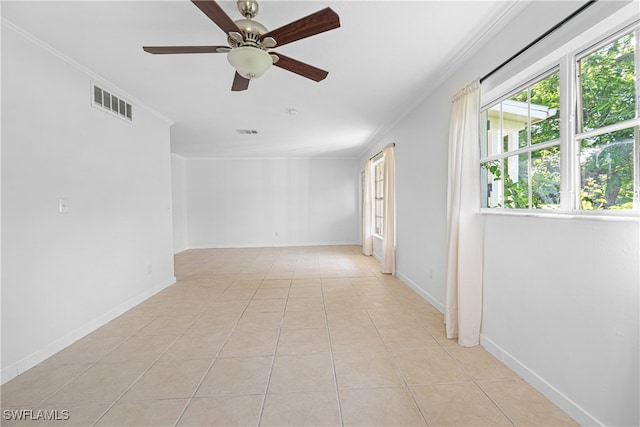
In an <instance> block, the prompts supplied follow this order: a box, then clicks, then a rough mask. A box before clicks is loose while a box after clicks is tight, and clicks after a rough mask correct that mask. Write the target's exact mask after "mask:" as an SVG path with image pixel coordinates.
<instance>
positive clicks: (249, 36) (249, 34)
mask: <svg viewBox="0 0 640 427" xmlns="http://www.w3.org/2000/svg"><path fill="white" fill-rule="evenodd" d="M235 24H236V25H237V26H238V29H240V31H242V35H243V36H244V42H242V43H241V42H239V41H237V40H234V39H232V38H231V37H228V38H227V41H228V42H229V44H230V45H231V47H240V46H253V47H260V43H259V40H260V37H261V36H262V35H263V34H266V33H267V28H266V27H265V26H264V25H262V24H261V23H259V22H257V21H253V20H251V19H238V20H237V21H235Z"/></svg>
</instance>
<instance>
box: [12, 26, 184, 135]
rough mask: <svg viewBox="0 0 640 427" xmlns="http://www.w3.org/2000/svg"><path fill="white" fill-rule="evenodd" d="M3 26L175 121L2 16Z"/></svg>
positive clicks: (138, 103) (166, 118) (137, 103)
mask: <svg viewBox="0 0 640 427" xmlns="http://www.w3.org/2000/svg"><path fill="white" fill-rule="evenodd" d="M2 26H3V27H6V28H9V29H11V30H12V31H14V32H15V33H16V34H18V35H20V36H22V37H24V38H25V39H26V40H29V41H30V42H32V43H33V44H35V45H37V46H39V47H41V48H42V49H44V50H46V51H48V52H49V53H51V54H52V55H54V56H55V57H57V58H58V59H61V60H62V61H64V62H66V63H67V64H69V65H71V66H72V67H74V68H76V69H77V70H79V71H81V72H83V73H84V74H87V75H88V76H89V77H90V78H91V79H92V80H93V81H94V82H98V83H99V85H104V86H109V87H112V88H114V89H115V91H117V92H119V93H121V94H122V98H127V99H130V100H131V101H132V102H131V104H132V105H133V104H134V103H135V105H136V106H139V107H141V108H143V109H144V110H147V111H148V112H149V113H151V114H153V115H154V116H156V117H157V118H159V119H160V120H162V121H163V122H165V123H167V124H168V125H169V126H172V125H173V124H174V123H175V122H174V121H173V120H171V119H170V118H168V117H167V116H165V115H163V114H162V113H160V112H158V111H157V110H155V109H153V108H151V107H150V106H149V105H147V104H145V103H144V102H142V101H141V100H139V99H138V98H136V97H135V96H133V95H131V94H130V93H128V92H127V91H126V90H124V89H122V88H120V87H119V86H117V85H115V84H113V83H112V82H110V81H109V80H107V79H106V78H104V77H102V76H101V75H99V74H98V73H95V72H93V71H91V70H90V69H88V68H87V67H85V66H83V65H80V64H79V63H78V62H76V61H74V60H73V59H71V58H69V57H68V56H67V55H65V54H64V53H62V52H60V51H59V50H57V49H55V48H54V47H52V46H50V45H48V44H47V43H45V42H43V41H42V40H40V39H39V38H37V37H35V36H34V35H32V34H31V33H28V32H27V31H25V30H23V29H22V28H20V27H19V26H17V25H16V24H14V23H12V22H11V21H9V20H8V19H6V18H4V17H3V18H2ZM127 121H128V120H127Z"/></svg>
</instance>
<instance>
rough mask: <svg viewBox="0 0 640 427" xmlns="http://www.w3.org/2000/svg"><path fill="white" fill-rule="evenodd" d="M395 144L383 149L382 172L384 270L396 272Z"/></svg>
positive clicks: (388, 272) (384, 271)
mask: <svg viewBox="0 0 640 427" xmlns="http://www.w3.org/2000/svg"><path fill="white" fill-rule="evenodd" d="M394 150H395V149H394V144H389V145H387V146H386V147H385V148H384V150H383V151H382V156H383V159H384V163H383V168H382V174H383V179H384V184H383V185H384V189H383V192H382V194H384V222H383V225H382V227H383V230H382V272H383V273H387V274H395V272H396V158H395V152H394Z"/></svg>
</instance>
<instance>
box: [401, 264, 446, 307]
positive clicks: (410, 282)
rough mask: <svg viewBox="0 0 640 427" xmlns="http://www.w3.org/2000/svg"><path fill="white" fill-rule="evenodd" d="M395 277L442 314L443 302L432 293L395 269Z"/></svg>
mask: <svg viewBox="0 0 640 427" xmlns="http://www.w3.org/2000/svg"><path fill="white" fill-rule="evenodd" d="M396 277H398V279H400V280H402V281H403V282H404V283H405V284H406V285H407V286H409V287H410V288H411V289H413V290H414V291H415V292H416V293H417V294H418V295H420V296H421V297H422V298H424V299H425V300H426V301H427V302H428V303H429V304H431V305H432V306H433V307H435V308H436V309H437V310H438V311H439V312H440V313H442V314H444V304H443V303H441V302H440V301H438V300H437V299H436V298H435V297H434V296H433V295H431V294H430V293H428V292H426V291H425V290H424V289H422V288H421V287H420V286H418V284H417V283H415V282H414V281H413V280H411V279H409V278H408V277H407V276H405V275H404V274H402V273H401V272H399V271H397V270H396Z"/></svg>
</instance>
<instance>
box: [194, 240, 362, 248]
mask: <svg viewBox="0 0 640 427" xmlns="http://www.w3.org/2000/svg"><path fill="white" fill-rule="evenodd" d="M309 246H360V242H354V241H339V242H311V243H309V242H307V243H299V242H295V243H291V242H277V243H271V244H266V243H257V244H255V243H229V244H224V245H220V244H217V243H208V244H196V245H193V244H191V245H189V249H244V248H296V247H309Z"/></svg>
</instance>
